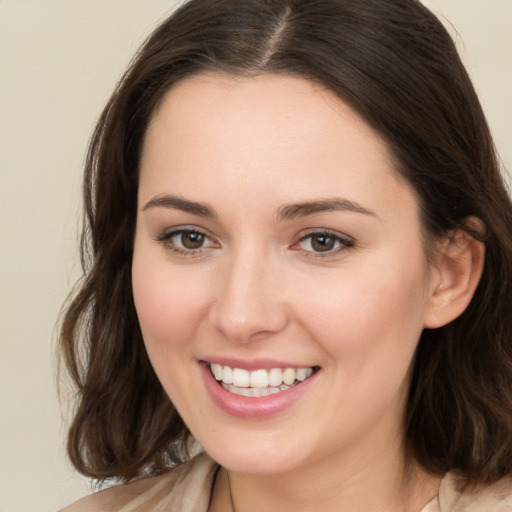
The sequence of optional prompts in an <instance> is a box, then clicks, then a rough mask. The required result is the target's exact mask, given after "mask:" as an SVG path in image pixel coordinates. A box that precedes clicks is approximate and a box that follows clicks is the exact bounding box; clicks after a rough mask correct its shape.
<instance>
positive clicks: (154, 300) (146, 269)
mask: <svg viewBox="0 0 512 512" xmlns="http://www.w3.org/2000/svg"><path fill="white" fill-rule="evenodd" d="M170 268H171V267H170V265H166V264H165V262H161V261H158V260H154V259H153V258H151V257H149V256H146V257H144V255H143V254H139V253H138V252H137V251H135V254H134V260H133V266H132V282H133V295H134V301H135V307H136V310H137V315H138V318H139V323H140V326H141V330H142V334H143V337H144V342H145V344H146V347H147V349H148V352H150V353H151V352H152V350H155V349H156V350H159V351H162V350H165V351H172V350H174V349H177V348H178V347H180V346H183V345H186V344H187V343H188V342H189V341H190V340H191V338H192V337H193V334H194V332H195V330H196V329H197V327H198V325H199V324H200V323H201V321H202V319H203V318H204V312H205V311H206V310H207V307H208V306H207V303H208V300H207V293H205V286H204V283H202V285H200V284H199V283H198V279H197V277H196V278H194V276H192V275H191V276H190V279H188V278H187V273H186V271H181V272H180V268H178V269H176V270H175V271H173V272H171V271H170ZM150 355H151V354H150Z"/></svg>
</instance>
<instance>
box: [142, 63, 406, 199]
mask: <svg viewBox="0 0 512 512" xmlns="http://www.w3.org/2000/svg"><path fill="white" fill-rule="evenodd" d="M140 185H141V190H140V194H141V195H144V196H146V198H147V196H148V195H151V194H157V193H162V192H166V190H163V189H166V188H167V189H168V188H173V192H174V193H177V194H185V195H187V194H189V193H190V191H194V194H195V195H196V196H198V197H197V199H199V200H205V201H209V200H210V199H211V197H212V196H214V194H215V193H218V194H221V193H225V191H226V189H227V188H228V189H230V190H231V191H232V192H233V194H237V196H238V198H243V199H244V200H246V201H250V200H257V201H259V202H262V201H263V200H264V198H266V199H269V198H271V197H274V196H277V195H278V196H279V197H276V201H281V202H296V201H301V200H308V199H310V197H311V196H316V197H326V196H333V195H338V194H342V195H346V194H349V193H355V194H357V195H358V196H359V197H358V198H357V200H358V201H359V202H361V201H364V200H367V199H368V198H366V197H365V196H368V195H371V194H369V192H371V191H372V190H373V191H375V189H376V187H377V188H378V189H379V190H380V192H381V195H384V196H385V195H388V197H389V196H393V195H395V194H396V190H395V189H396V188H397V187H400V188H404V187H406V188H407V189H409V190H408V193H409V194H412V190H410V187H408V185H407V184H405V183H404V182H403V180H402V178H401V177H400V175H399V174H398V172H397V171H396V169H395V167H394V164H393V159H392V157H391V154H390V151H389V149H388V146H387V144H386V143H385V142H384V141H383V140H382V139H381V138H380V137H379V136H378V134H376V133H375V131H374V130H372V128H371V127H369V126H368V125H367V124H366V123H365V122H364V121H363V120H362V119H361V118H360V116H358V115H357V114H356V113H355V112H354V111H353V110H352V109H351V108H350V107H349V106H348V105H347V104H346V103H344V102H343V101H341V100H340V99H339V98H338V97H337V96H336V95H335V94H334V93H332V92H331V91H329V90H327V89H325V88H323V87H321V86H319V85H317V84H315V83H313V82H311V81H309V80H306V79H303V78H297V77H291V76H282V75H261V76H257V77H250V78H249V77H238V76H231V75H226V74H220V73H209V74H201V75H197V76H194V77H191V78H188V79H185V80H182V81H180V82H178V83H177V84H175V85H174V86H173V88H172V89H171V90H170V91H169V92H168V93H167V94H166V96H165V97H164V98H163V100H162V102H161V103H160V105H159V107H158V108H157V110H156V111H155V113H154V115H153V118H152V120H151V122H150V124H149V127H148V130H147V133H146V137H145V141H144V146H143V152H142V159H141V184H140ZM159 189H162V190H159ZM199 196H202V197H199Z"/></svg>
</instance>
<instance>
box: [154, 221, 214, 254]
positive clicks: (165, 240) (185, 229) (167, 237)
mask: <svg viewBox="0 0 512 512" xmlns="http://www.w3.org/2000/svg"><path fill="white" fill-rule="evenodd" d="M183 233H198V234H200V235H202V236H204V237H205V238H206V239H207V240H209V242H210V244H209V245H207V246H205V247H199V248H197V249H186V248H182V247H179V246H177V245H175V244H173V243H172V242H171V240H172V238H173V237H175V236H177V235H180V234H183ZM154 239H155V241H157V242H159V243H161V244H162V245H163V246H164V247H165V248H166V249H167V250H169V251H171V252H174V253H176V254H178V255H182V256H197V255H198V253H201V254H204V253H205V252H206V251H207V250H209V249H212V248H218V247H220V244H219V242H218V241H217V240H216V238H215V237H214V236H213V235H212V234H211V233H209V231H207V230H205V229H203V228H200V227H198V226H194V225H184V226H173V227H172V228H166V229H164V230H162V231H161V232H160V233H159V234H158V235H156V236H155V237H154Z"/></svg>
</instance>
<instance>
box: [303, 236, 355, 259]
mask: <svg viewBox="0 0 512 512" xmlns="http://www.w3.org/2000/svg"><path fill="white" fill-rule="evenodd" d="M353 246H354V241H353V240H352V239H351V238H348V237H347V238H345V237H343V236H341V235H338V234H336V233H331V232H330V231H318V232H316V233H309V234H308V235H305V236H304V237H302V238H301V239H300V241H299V243H298V247H300V249H302V250H303V251H306V253H311V255H314V254H316V255H317V256H320V255H325V256H328V255H335V254H337V253H339V252H341V251H343V250H345V249H350V248H351V247H353Z"/></svg>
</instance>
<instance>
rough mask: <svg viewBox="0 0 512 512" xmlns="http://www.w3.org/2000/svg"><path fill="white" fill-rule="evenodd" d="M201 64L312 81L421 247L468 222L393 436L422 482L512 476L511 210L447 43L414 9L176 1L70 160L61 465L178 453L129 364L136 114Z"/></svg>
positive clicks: (140, 354)
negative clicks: (401, 201) (369, 147)
mask: <svg viewBox="0 0 512 512" xmlns="http://www.w3.org/2000/svg"><path fill="white" fill-rule="evenodd" d="M206 70H218V71H225V72H228V73H234V74H241V75H255V74H259V73H284V74H288V75H297V76H302V77H306V78H308V79H311V80H313V81H316V82H318V83H320V84H322V85H323V86H325V87H327V88H329V89H330V90H332V91H333V92H334V93H336V94H337V95H338V96H339V97H340V98H341V99H342V100H344V101H345V102H347V103H348V104H349V105H351V107H352V108H353V109H354V110H355V111H356V112H358V113H359V114H360V115H361V116H362V118H364V119H365V120H366V122H367V123H368V124H369V125H370V126H372V127H373V128H374V129H375V130H376V132H378V133H379V134H380V135H381V136H382V137H383V138H384V139H385V140H386V141H387V142H388V144H389V147H390V148H391V150H392V152H393V154H394V157H395V159H396V165H397V168H398V170H399V172H400V173H401V174H402V175H403V176H404V177H405V179H406V180H407V181H408V182H409V183H410V184H411V185H412V187H413V188H414V189H415V191H416V193H417V195H418V198H419V201H420V207H421V211H422V220H423V227H424V231H425V233H426V237H427V239H430V240H433V239H435V238H436V237H439V236H442V235H446V234H447V233H449V232H450V231H453V230H457V229H463V230H467V229H468V228H467V227H466V224H465V219H467V218H468V217H469V216H476V217H478V218H479V219H481V220H482V222H483V223H484V225H485V228H486V229H485V231H486V233H485V237H484V238H485V243H486V262H485V268H484V272H483V276H482V279H481V281H480V284H479V286H478V289H477V291H476V293H475V296H474V298H473V300H472V302H471V304H470V305H469V307H468V308H467V310H466V311H465V312H464V313H463V314H462V315H461V316H460V317H459V318H457V319H456V320H455V321H453V322H452V323H450V324H449V325H447V326H445V327H443V328H440V329H436V330H425V331H424V332H423V334H422V336H421V339H420V342H419V346H418V349H417V354H416V358H415V367H414V373H413V378H412V383H411V389H410V396H409V401H408V406H407V413H406V418H405V422H406V437H407V439H406V442H407V446H408V449H409V451H410V452H411V453H412V456H413V457H415V458H416V459H417V460H418V461H419V462H420V463H421V464H422V465H423V466H424V467H425V468H426V469H427V470H429V471H432V472H434V473H439V474H443V473H445V472H446V471H448V470H451V469H457V470H459V471H460V472H461V473H462V474H463V475H465V476H466V477H467V478H468V479H469V481H472V482H492V481H494V480H497V479H498V478H500V477H501V476H503V475H506V474H510V473H512V308H511V304H512V205H511V202H510V199H509V197H508V195H507V192H506V189H505V186H504V183H503V179H502V177H501V175H500V172H499V166H498V163H497V159H496V155H495V150H494V147H493V142H492V139H491V136H490V133H489V129H488V127H487V124H486V121H485V118H484V115H483V112H482V109H481V107H480V104H479V102H478V99H477V97H476V94H475V92H474V90H473V87H472V85H471V82H470V80H469V78H468V76H467V74H466V71H465V69H464V67H463V65H462V63H461V61H460V59H459V57H458V55H457V52H456V49H455V45H454V43H453V41H452V40H451V38H450V37H449V35H448V34H447V32H446V31H445V29H444V28H443V26H442V25H441V23H440V22H439V21H438V20H437V19H436V18H435V17H434V16H433V15H432V14H431V13H430V12H429V11H428V10H427V9H426V8H425V7H424V6H423V5H422V4H421V3H420V2H419V1H416V0H365V1H361V0H191V1H189V2H187V3H185V4H184V5H183V6H182V7H180V8H179V9H178V10H177V11H176V12H175V13H174V14H173V15H172V16H171V17H170V18H168V19H167V20H166V21H165V22H164V23H163V24H162V25H161V26H160V27H159V28H158V29H157V30H156V31H155V32H154V33H153V34H152V35H151V36H150V37H149V39H148V40H147V42H146V43H145V44H144V45H143V47H142V48H141V50H140V52H139V53H138V55H137V56H136V58H135V59H134V61H133V63H132V65H131V66H130V68H129V70H128V71H127V72H126V74H125V75H124V77H123V78H122V80H121V81H120V83H119V85H118V87H117V88H116V90H115V92H114V94H113V96H112V97H111V99H110V101H109V102H108V104H107V106H106V107H105V109H104V111H103V113H102V115H101V118H100V120H99V122H98V125H97V127H96V130H95V132H94V136H93V138H92V141H91V144H90V147H89V152H88V157H87V163H86V170H85V181H84V196H85V221H84V230H83V235H82V263H83V267H84V277H83V279H82V281H81V282H80V283H79V287H78V289H77V292H76V293H75V295H74V298H72V300H71V301H70V303H69V304H68V307H67V309H66V311H65V315H64V318H63V322H62V329H61V339H60V341H61V349H62V352H63V356H64V360H65V362H66V364H67V367H68V368H69V371H70V374H71V376H72V378H73V380H74V383H75V384H76V386H77V389H78V401H77V408H76V414H75V418H74V421H73V424H72V426H71V429H70V433H69V441H68V450H69V454H70V457H71V460H72V461H73V463H74V465H75V466H76V467H77V469H78V470H79V471H80V472H82V473H84V474H85V475H88V476H92V477H95V478H100V479H103V478H107V477H117V478H119V479H121V480H129V479H132V478H134V477H137V476H142V475H146V474H158V473H160V472H162V471H164V470H166V469H167V468H169V467H170V466H172V465H173V464H176V463H179V462H181V461H182V460H184V459H186V458H187V456H188V455H187V450H186V448H187V441H188V440H189V439H190V434H189V432H188V430H187V428H186V426H185V425H184V424H183V422H182V420H181V418H180V416H179V414H178V413H177V412H176V410H175V408H174V407H173V405H172V403H171V402H170V401H169V399H168V397H167V396H166V394H165V392H164V391H163V389H162V387H161V385H160V384H159V382H158V380H157V377H156V375H155V373H154V371H153V369H152V367H151V365H150V363H149V360H148V357H147V355H146V352H145V348H144V343H143V340H142V336H141V332H140V328H139V325H138V320H137V315H136V312H135V307H134V303H133V297H132V290H131V262H132V250H133V239H134V227H135V222H136V202H137V185H138V164H139V157H140V151H141V144H142V139H143V136H144V133H145V130H146V127H147V125H148V122H149V119H150V118H151V115H152V113H153V112H154V110H155V107H156V106H157V104H158V103H159V101H160V100H161V99H162V97H163V95H164V94H165V93H166V91H168V90H169V88H170V87H171V86H172V85H173V84H174V83H176V82H177V81H178V80H180V79H182V78H184V77H186V76H190V75H191V74H194V73H199V72H202V71H206ZM470 234H471V235H472V236H479V235H477V234H476V233H470ZM397 321H399V319H397Z"/></svg>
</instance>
